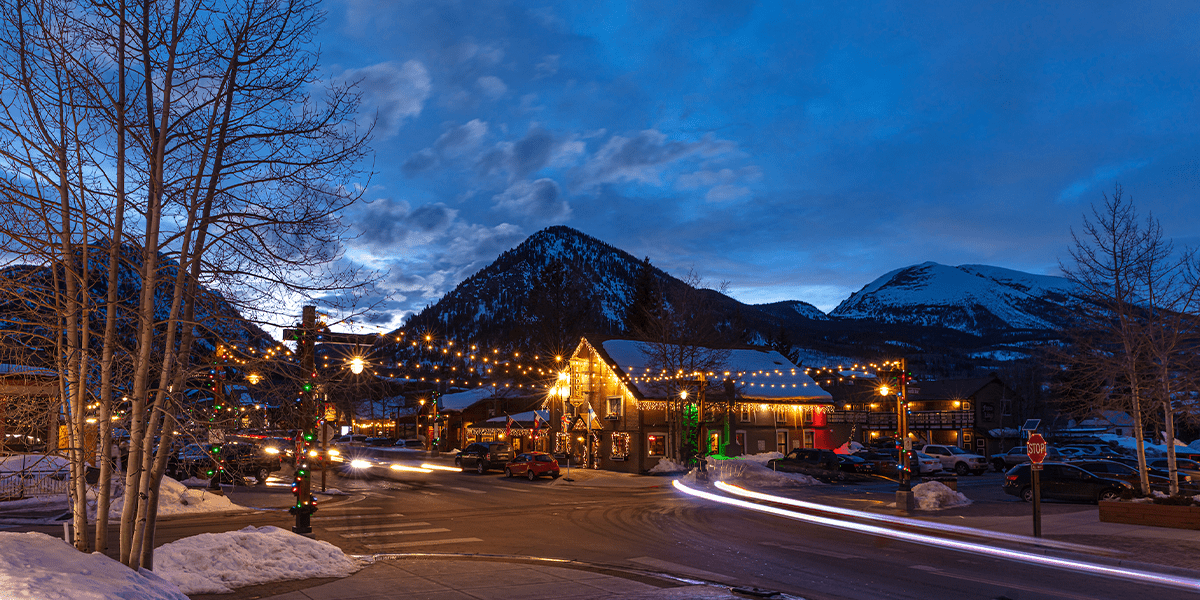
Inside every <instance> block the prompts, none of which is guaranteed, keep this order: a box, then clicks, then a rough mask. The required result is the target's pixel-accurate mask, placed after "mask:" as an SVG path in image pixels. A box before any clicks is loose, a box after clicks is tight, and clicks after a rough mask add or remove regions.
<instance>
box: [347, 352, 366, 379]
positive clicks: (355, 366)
mask: <svg viewBox="0 0 1200 600" xmlns="http://www.w3.org/2000/svg"><path fill="white" fill-rule="evenodd" d="M363 364H364V363H363V358H362V357H361V356H355V357H354V358H351V359H350V372H351V373H354V374H355V375H358V374H360V373H362V372H363Z"/></svg>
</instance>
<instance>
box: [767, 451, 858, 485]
mask: <svg viewBox="0 0 1200 600" xmlns="http://www.w3.org/2000/svg"><path fill="white" fill-rule="evenodd" d="M767 468H768V469H771V470H773V471H783V472H785V473H802V474H804V475H808V476H810V477H815V478H817V479H820V480H821V481H845V480H846V475H847V473H846V472H844V471H842V470H841V469H840V467H839V464H838V459H837V454H834V452H833V451H832V450H819V449H816V448H793V449H792V451H791V452H788V453H787V455H786V456H784V457H783V458H772V459H771V460H769V461H767Z"/></svg>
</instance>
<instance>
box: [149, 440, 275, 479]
mask: <svg viewBox="0 0 1200 600" xmlns="http://www.w3.org/2000/svg"><path fill="white" fill-rule="evenodd" d="M212 446H213V445H212V444H188V445H186V446H184V447H183V448H182V449H181V450H180V451H179V452H178V454H176V455H175V456H176V460H175V462H174V468H172V464H171V461H168V463H167V469H168V474H170V475H171V476H172V477H175V478H177V479H181V480H182V479H190V478H192V477H200V478H205V479H206V478H210V477H217V478H218V480H219V482H228V483H244V482H245V478H246V477H253V478H254V479H255V481H257V482H258V483H260V484H262V483H266V482H267V478H268V477H270V475H271V473H274V472H275V471H278V470H279V468H280V465H281V463H282V458H281V455H280V454H279V453H278V452H277V451H276V452H271V450H272V449H273V448H274V447H273V446H268V445H262V444H256V443H249V442H230V443H225V444H221V451H220V452H219V453H218V455H217V456H214V455H213V452H212Z"/></svg>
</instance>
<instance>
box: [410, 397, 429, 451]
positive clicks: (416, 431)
mask: <svg viewBox="0 0 1200 600" xmlns="http://www.w3.org/2000/svg"><path fill="white" fill-rule="evenodd" d="M417 404H418V406H417V412H416V413H415V414H413V435H415V436H417V437H418V438H419V437H421V413H422V412H424V410H425V399H424V398H421V399H420V400H417ZM426 437H427V438H428V436H426ZM426 451H428V448H426Z"/></svg>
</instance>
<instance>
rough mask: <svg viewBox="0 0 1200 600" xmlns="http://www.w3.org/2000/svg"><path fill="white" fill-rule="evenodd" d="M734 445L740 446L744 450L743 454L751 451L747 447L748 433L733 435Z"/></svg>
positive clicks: (742, 432)
mask: <svg viewBox="0 0 1200 600" xmlns="http://www.w3.org/2000/svg"><path fill="white" fill-rule="evenodd" d="M733 443H735V444H737V445H738V448H740V449H741V450H742V453H745V452H747V451H748V450H750V449H749V448H747V447H746V432H745V431H738V432H735V433H734V434H733Z"/></svg>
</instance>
